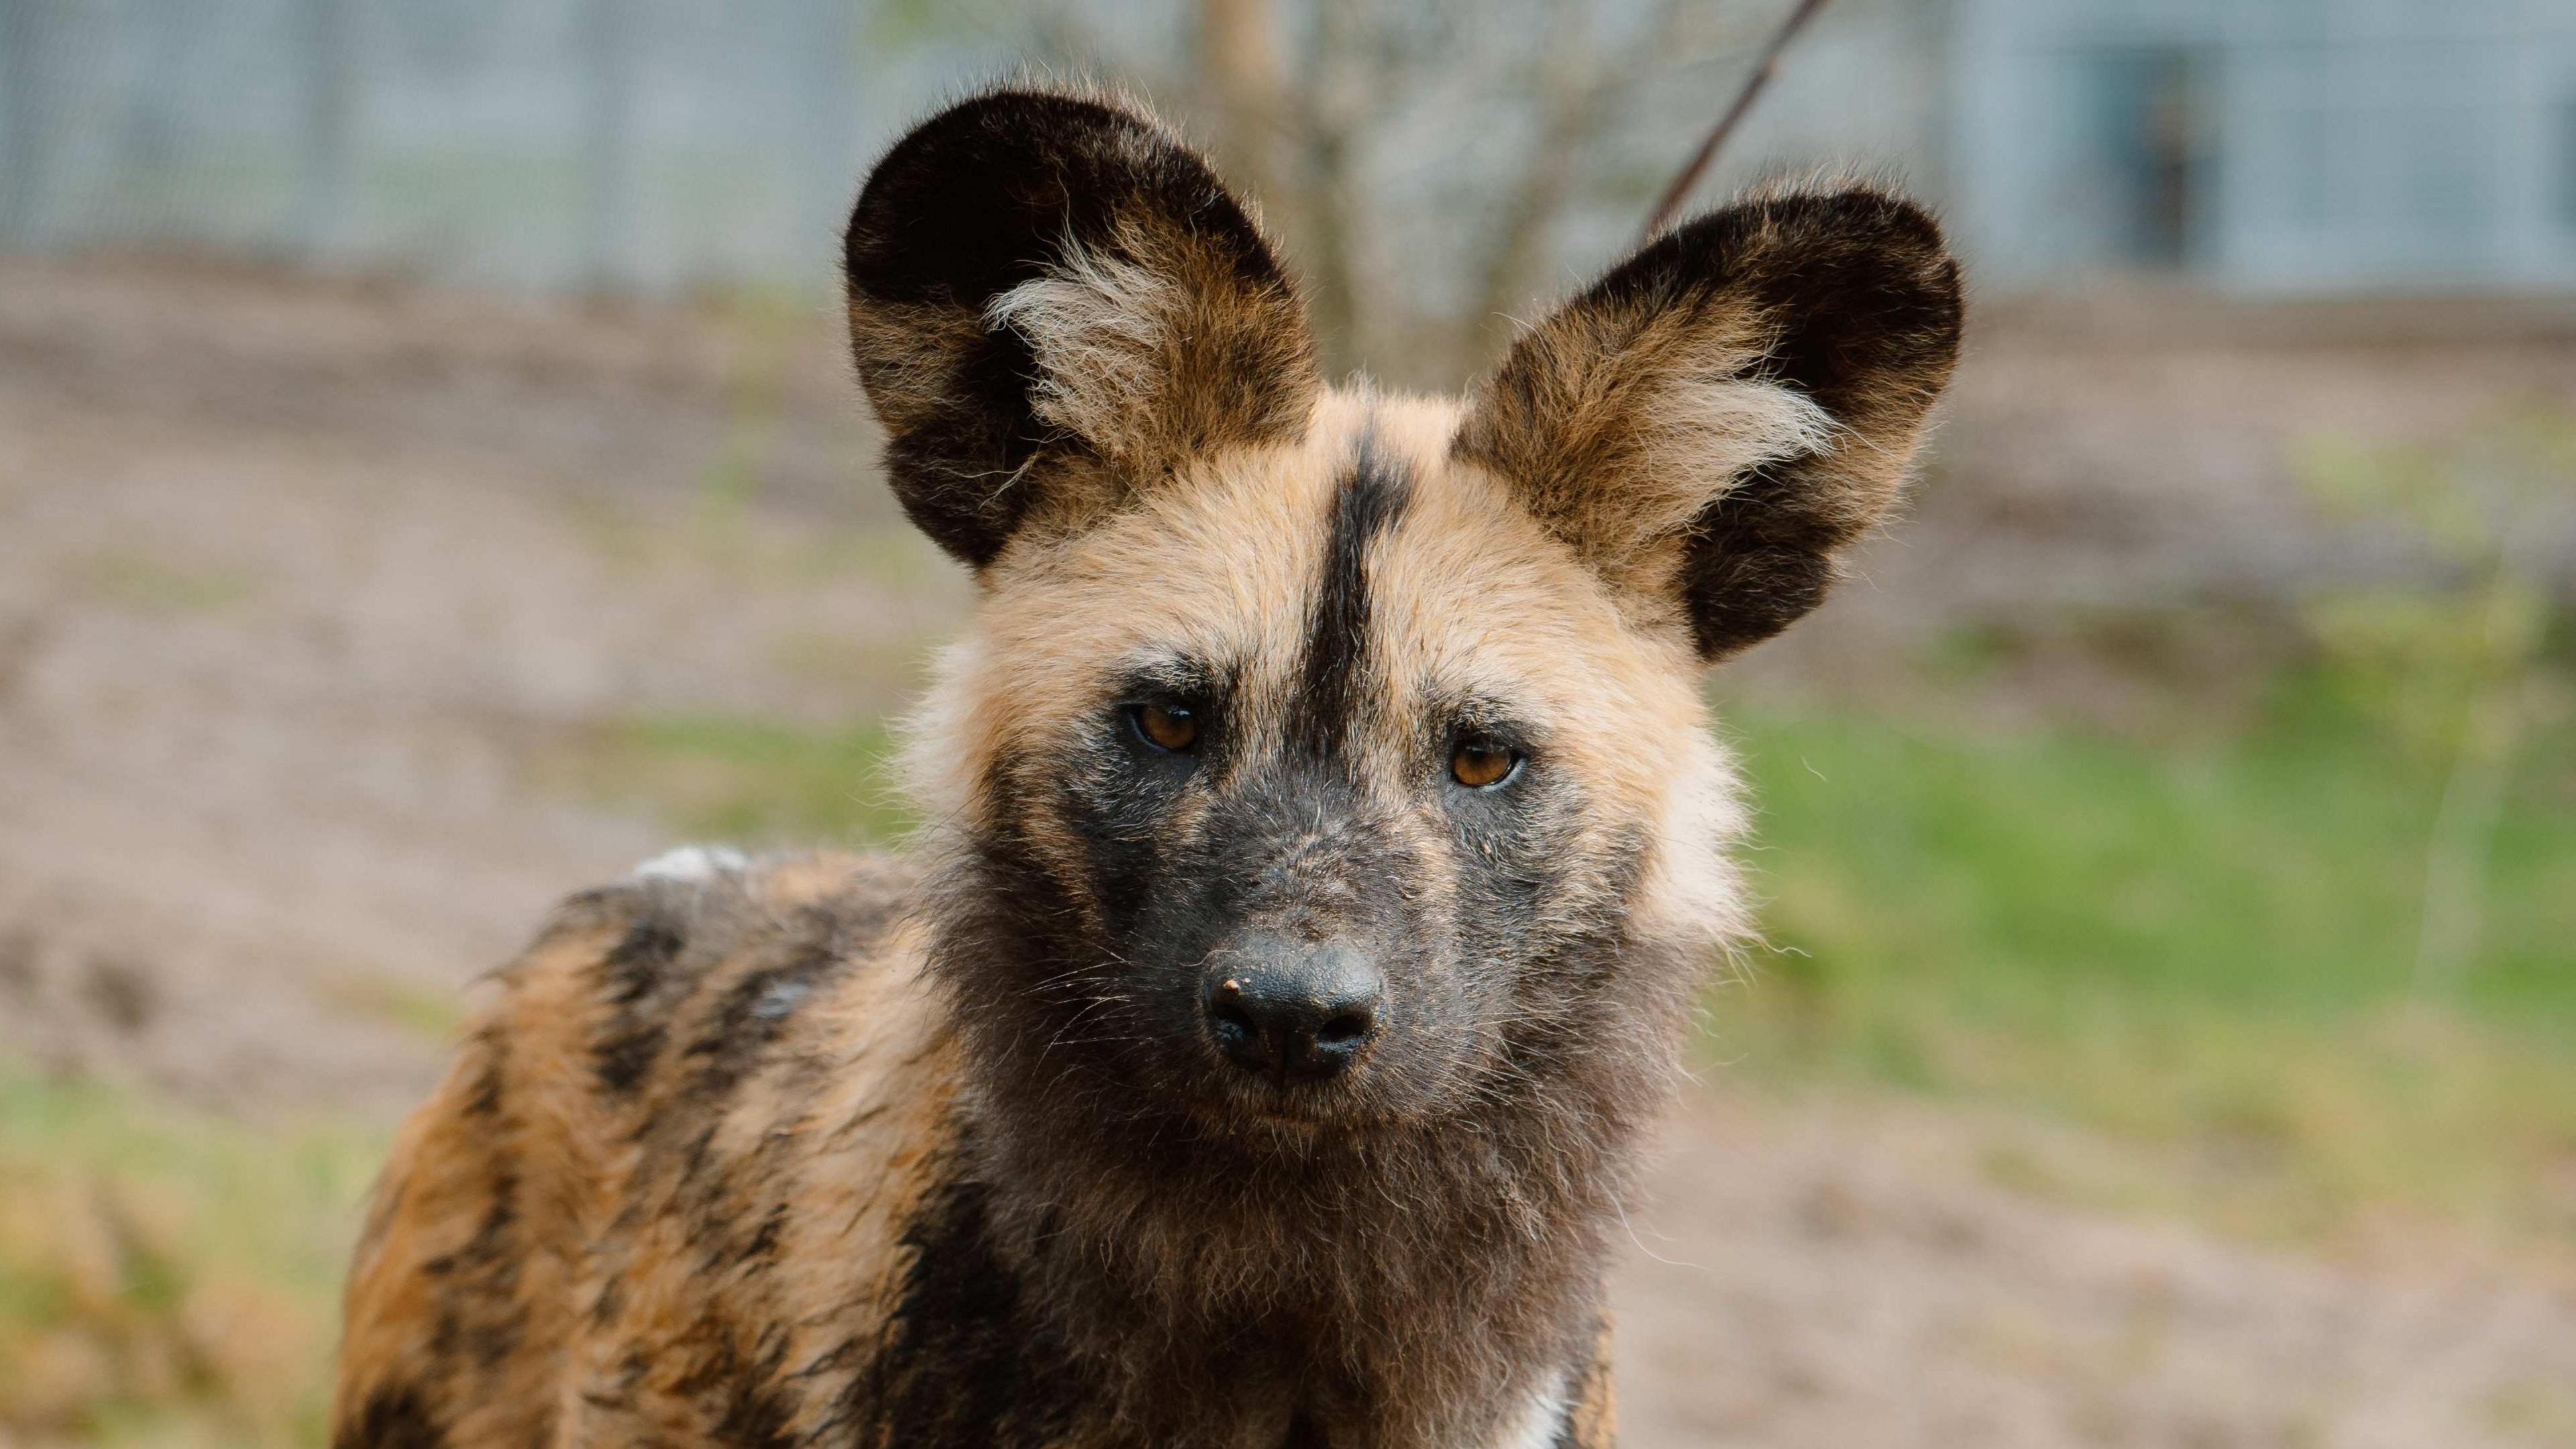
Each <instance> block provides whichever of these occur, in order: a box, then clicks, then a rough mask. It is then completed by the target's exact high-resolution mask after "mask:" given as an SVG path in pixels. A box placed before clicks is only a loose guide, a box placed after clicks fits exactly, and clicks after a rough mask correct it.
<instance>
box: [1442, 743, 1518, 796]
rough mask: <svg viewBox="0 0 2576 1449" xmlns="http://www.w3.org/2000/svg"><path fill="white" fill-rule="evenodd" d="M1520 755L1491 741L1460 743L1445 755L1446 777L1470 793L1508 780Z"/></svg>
mask: <svg viewBox="0 0 2576 1449" xmlns="http://www.w3.org/2000/svg"><path fill="white" fill-rule="evenodd" d="M1518 764H1520V756H1519V755H1517V754H1514V753H1513V752H1512V750H1511V749H1510V748H1509V747H1507V746H1504V745H1498V744H1495V743H1494V742H1493V741H1492V740H1460V741H1459V742H1458V748H1457V749H1455V750H1453V751H1451V752H1450V755H1449V778H1451V779H1453V780H1455V781H1457V782H1458V783H1459V784H1461V785H1464V786H1466V787H1467V788H1469V789H1471V790H1480V789H1483V788H1484V787H1485V786H1487V785H1498V784H1501V783H1502V782H1503V781H1504V780H1506V779H1509V778H1510V777H1511V773H1512V770H1513V768H1514V767H1515V766H1517V765H1518Z"/></svg>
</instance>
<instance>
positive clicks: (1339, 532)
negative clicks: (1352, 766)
mask: <svg viewBox="0 0 2576 1449" xmlns="http://www.w3.org/2000/svg"><path fill="white" fill-rule="evenodd" d="M1412 496H1413V474H1412V471H1411V469H1410V468H1408V467H1407V466H1406V465H1405V463H1404V461H1403V460H1402V459H1400V458H1395V457H1390V456H1388V454H1387V452H1386V451H1385V449H1384V448H1382V447H1381V446H1380V445H1379V443H1378V441H1377V433H1376V431H1375V429H1373V428H1371V429H1363V430H1362V431H1361V433H1360V440H1359V448H1358V450H1357V452H1356V453H1355V454H1354V455H1353V457H1352V460H1351V471H1350V472H1349V474H1347V475H1346V476H1345V477H1344V478H1343V479H1342V486H1341V487H1339V488H1337V489H1335V490H1334V492H1333V519H1332V529H1333V531H1332V536H1331V538H1329V539H1328V540H1326V542H1325V544H1324V567H1323V573H1322V575H1321V577H1320V578H1318V579H1317V580H1316V584H1315V597H1314V603H1313V607H1312V611H1311V612H1310V613H1309V614H1308V615H1307V618H1306V657H1305V660H1304V663H1303V665H1302V667H1301V668H1300V670H1299V672H1298V681H1297V682H1298V691H1297V697H1296V699H1295V700H1294V701H1293V702H1292V703H1291V704H1290V706H1289V712H1288V740H1289V743H1290V744H1291V745H1293V746H1295V747H1296V748H1298V749H1300V750H1303V751H1304V752H1305V753H1307V754H1308V755H1311V756H1314V757H1316V758H1322V757H1324V756H1327V755H1330V754H1332V753H1333V752H1334V750H1335V749H1336V748H1337V747H1338V746H1339V745H1340V744H1341V743H1342V739H1343V735H1344V732H1345V731H1346V730H1347V729H1348V727H1349V724H1350V719H1351V715H1352V713H1353V712H1354V710H1355V709H1356V708H1357V706H1358V703H1359V693H1360V689H1361V685H1362V676H1363V675H1364V674H1365V673H1366V672H1367V665H1368V640H1369V613H1370V608H1369V587H1368V550H1369V544H1370V543H1372V542H1373V541H1375V540H1376V539H1377V538H1378V537H1379V536H1380V535H1381V534H1384V533H1385V532H1386V531H1387V530H1388V529H1390V528H1392V527H1394V526H1395V521H1396V519H1397V518H1399V517H1401V516H1402V515H1403V513H1404V509H1405V505H1406V504H1407V503H1409V502H1410V501H1411V500H1412Z"/></svg>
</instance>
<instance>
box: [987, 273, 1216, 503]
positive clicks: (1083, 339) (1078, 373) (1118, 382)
mask: <svg viewBox="0 0 2576 1449" xmlns="http://www.w3.org/2000/svg"><path fill="white" fill-rule="evenodd" d="M1062 253H1063V255H1062V258H1061V260H1059V261H1058V262H1057V263H1056V264H1055V265H1053V266H1051V267H1049V268H1048V269H1047V270H1046V272H1045V274H1044V275H1042V276H1037V277H1032V278H1030V279H1029V280H1028V281H1025V282H1022V283H1020V284H1019V285H1018V286H1016V287H1013V288H1011V289H1010V290H1009V291H1006V292H1003V293H1001V294H1000V295H998V296H996V297H994V298H993V300H992V301H990V302H988V303H986V304H985V307H984V321H985V325H987V326H990V327H995V328H1000V327H1009V328H1013V329H1015V330H1017V331H1018V332H1019V334H1020V335H1021V336H1023V337H1025V338H1027V339H1028V341H1029V346H1030V347H1031V348H1032V349H1034V350H1035V351H1036V353H1037V361H1038V368H1039V374H1040V375H1039V378H1038V382H1037V385H1036V387H1035V388H1033V389H1032V390H1031V403H1032V406H1033V408H1034V410H1035V411H1036V413H1037V415H1038V418H1039V420H1040V421H1042V422H1044V423H1046V424H1047V425H1049V426H1050V427H1055V428H1060V429H1062V430H1063V431H1065V432H1067V433H1071V434H1074V435H1075V436H1078V437H1080V438H1082V439H1084V440H1086V441H1088V442H1089V443H1091V444H1092V445H1093V446H1094V447H1097V448H1099V449H1100V450H1101V451H1103V452H1105V453H1108V454H1111V455H1113V456H1114V455H1116V454H1119V453H1121V452H1123V451H1125V448H1126V441H1125V440H1127V439H1128V438H1130V437H1131V436H1133V434H1134V433H1135V431H1136V430H1135V429H1134V428H1133V427H1132V426H1131V425H1130V424H1129V421H1128V420H1130V419H1132V418H1134V417H1135V416H1136V413H1137V410H1138V409H1140V408H1151V407H1153V406H1155V405H1156V403H1157V401H1158V393H1159V391H1160V389H1161V387H1162V386H1163V384H1164V382H1165V380H1166V379H1168V378H1170V377H1171V376H1172V375H1173V373H1172V369H1173V364H1174V361H1175V357H1176V354H1177V352H1178V351H1179V348H1180V345H1181V344H1182V343H1183V342H1184V341H1185V340H1186V339H1187V336H1188V327H1189V315H1188V314H1189V298H1188V296H1187V294H1186V293H1184V291H1183V290H1182V288H1181V286H1180V285H1179V284H1178V283H1177V282H1175V281H1173V280H1172V279H1171V278H1170V277H1169V276H1167V275H1165V274H1162V273H1158V272H1156V271H1154V270H1152V269H1150V268H1148V267H1145V266H1142V265H1139V264H1138V263H1135V262H1132V261H1127V260H1124V259H1122V258H1119V257H1113V256H1106V255H1103V254H1101V253H1099V252H1097V251H1094V250H1092V249H1090V248H1087V247H1085V246H1083V245H1082V244H1080V243H1079V242H1077V241H1075V240H1074V239H1073V238H1072V237H1071V236H1067V237H1066V238H1065V240H1064V244H1063V248H1062Z"/></svg>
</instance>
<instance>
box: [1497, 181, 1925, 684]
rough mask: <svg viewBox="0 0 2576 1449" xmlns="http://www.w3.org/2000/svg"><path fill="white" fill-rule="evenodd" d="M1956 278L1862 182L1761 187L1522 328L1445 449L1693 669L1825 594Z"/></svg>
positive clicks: (1877, 501)
mask: <svg viewBox="0 0 2576 1449" xmlns="http://www.w3.org/2000/svg"><path fill="white" fill-rule="evenodd" d="M1960 319H1961V302H1960V292H1959V270H1958V266H1957V264H1956V263H1955V262H1953V261H1952V260H1951V258H1950V255H1949V252H1948V251H1947V249H1946V248H1945V247H1944V246H1943V244H1942V240H1941V232H1940V228H1939V227H1938V226H1937V225H1936V224H1935V223H1934V222H1933V220H1932V218H1931V217H1930V216H1928V215H1927V214H1925V213H1924V212H1923V211H1922V210H1921V209H1920V208H1918V207H1916V206H1914V205H1913V204H1911V203H1909V202H1907V201H1904V200H1902V199H1900V198H1897V197H1894V196H1890V195H1887V194H1885V193H1883V192H1878V191H1873V190H1868V189H1853V190H1846V191H1839V192H1833V193H1828V194H1815V193H1781V194H1772V195H1760V196H1755V197H1752V198H1750V199H1747V200H1745V201H1741V202H1739V203H1737V204H1735V205H1733V206H1730V207H1727V208H1726V209H1724V210H1722V211H1717V212H1713V213H1710V214H1708V215H1706V216H1702V217H1700V218H1698V219H1696V220H1694V221H1692V222H1690V223H1689V224H1688V225H1686V226H1683V227H1681V228H1679V229H1678V230H1675V231H1672V232H1669V233H1666V234H1665V235H1664V236H1662V237H1660V238H1658V239H1657V240H1655V241H1654V242H1652V243H1649V244H1648V245H1647V246H1646V247H1644V248H1643V249H1642V250H1640V251H1638V252H1637V253H1636V254H1635V255H1634V256H1632V257H1630V258H1628V260H1626V261H1624V262H1622V263H1620V264H1619V265H1618V266H1617V267H1615V268H1613V269H1612V270H1611V271H1610V273H1609V275H1607V276H1605V277H1603V278H1602V279H1601V280H1600V281H1599V282H1597V283H1595V284H1594V285H1593V286H1592V287H1591V288H1590V289H1589V290H1588V291H1586V292H1584V293H1583V294H1582V295H1581V296H1579V297H1577V298H1575V299H1574V300H1573V301H1572V302H1569V303H1567V304H1566V305H1565V306H1564V307H1563V308H1561V309H1559V310H1558V311H1557V312H1556V313H1555V315H1553V316H1551V317H1549V318H1547V319H1546V320H1545V321H1543V322H1540V323H1539V324H1537V325H1536V326H1534V327H1532V328H1531V329H1529V331H1528V332H1526V333H1525V334H1523V336H1522V337H1521V338H1520V340H1519V341H1518V342H1516V343H1515V344H1514V345H1513V347H1512V350H1511V352H1510V354H1509V355H1508V356H1506V357H1505V359H1504V360H1503V363H1502V365H1501V366H1500V367H1499V368H1498V369H1497V370H1496V371H1495V373H1494V375H1493V376H1492V377H1491V378H1489V379H1488V380H1487V381H1486V383H1485V384H1484V386H1483V388H1482V389H1481V390H1480V391H1479V393H1478V394H1477V396H1476V398H1475V400H1474V404H1473V406H1472V407H1471V409H1470V412H1469V416H1468V420H1467V422H1466V424H1465V426H1464V427H1463V428H1462V429H1461V430H1460V433H1459V436H1458V440H1457V445H1456V447H1457V451H1458V453H1459V454H1460V455H1461V456H1463V457H1468V458H1473V459H1475V460H1477V461H1480V462H1482V463H1484V464H1485V465H1487V466H1488V467H1491V468H1493V469H1495V470H1496V471H1497V472H1499V473H1501V474H1502V475H1503V476H1504V477H1505V478H1507V479H1509V480H1510V481H1511V482H1512V483H1513V484H1514V485H1515V486H1516V488H1517V489H1518V490H1519V491H1520V493H1521V495H1522V497H1523V498H1524V499H1525V500H1526V501H1527V502H1528V504H1529V505H1530V507H1531V509H1532V511H1534V512H1535V513H1537V514H1538V515H1539V517H1540V519H1541V520H1542V521H1544V522H1545V523H1547V524H1548V525H1549V526H1550V527H1551V528H1552V529H1554V530H1555V531H1556V532H1557V533H1558V534H1559V535H1560V536H1561V537H1563V538H1565V539H1566V540H1567V541H1568V542H1569V543H1571V544H1573V545H1574V547H1575V548H1576V549H1577V550H1578V551H1580V552H1582V553H1583V554H1584V555H1585V556H1586V557H1587V558H1588V559H1590V560H1591V561H1592V563H1593V564H1594V565H1595V566H1596V567H1597V568H1600V569H1601V570H1602V571H1603V572H1604V573H1605V574H1607V575H1609V576H1610V577H1611V578H1612V579H1613V581H1614V582H1617V583H1620V584H1622V585H1623V586H1627V587H1631V588H1636V589H1639V590H1643V591H1646V592H1649V593H1652V594H1655V595H1657V596H1661V597H1667V598H1670V599H1672V600H1673V601H1675V602H1677V603H1678V604H1679V605H1680V606H1681V608H1682V609H1683V611H1684V612H1685V614H1686V615H1687V617H1688V620H1689V623H1690V627H1691V632H1692V635H1693V637H1694V638H1695V640H1696V641H1697V643H1698V646H1699V649H1700V653H1701V654H1702V656H1703V657H1705V658H1707V659H1711V660H1715V659H1720V658H1723V657H1725V656H1727V655H1729V654H1733V653H1735V652H1737V651H1739V650H1742V649H1744V648H1746V647H1748V646H1750V645H1752V644H1755V643H1758V642H1760V641H1761V640H1763V639H1767V638H1769V637H1770V636H1771V635H1773V634H1776V633H1778V632H1779V631H1780V630H1781V629H1783V628H1786V627H1787V626H1788V625H1789V624H1790V623H1792V622H1794V621H1795V620H1796V619H1797V618H1798V617H1799V616H1800V615H1803V614H1805V613H1806V612H1807V611H1808V610H1810V609H1812V608H1814V607H1815V606H1816V605H1817V604H1818V603H1820V602H1822V600H1823V599H1824V596H1825V592H1826V590H1827V589H1828V588H1829V587H1830V586H1831V585H1832V583H1833V580H1834V577H1835V561H1834V556H1835V554H1836V553H1837V552H1838V551H1839V550H1840V549H1841V548H1843V546H1844V545H1846V544H1848V543H1850V542H1851V541H1852V540H1853V539H1854V538H1856V537H1857V536H1858V535H1859V534H1860V533H1861V531H1862V530H1864V529H1866V528H1867V527H1868V526H1869V525H1870V524H1871V523H1872V522H1874V521H1875V520H1876V519H1877V518H1878V517H1879V515H1880V514H1881V513H1883V512H1884V511H1885V510H1886V508H1887V506H1888V505H1889V504H1890V503H1891V502H1893V501H1894V500H1895V497H1896V495H1897V491H1898V489H1899V488H1900V486H1901V485H1902V484H1903V482H1904V479H1905V473H1906V469H1907V467H1908V465H1909V463H1910V462H1911V460H1912V458H1913V454H1914V451H1915V447H1916V445H1917V444H1918V443H1919V442H1920V441H1921V438H1922V432H1923V423H1924V418H1925V415H1926V413H1927V412H1928V411H1929V410H1930V408H1931V406H1932V404H1933V402H1934V400H1935V399H1936V398H1938V397H1939V396H1940V393H1941V389H1942V388H1943V387H1944V386H1945V385H1946V384H1947V383H1948V381H1949V378H1950V371H1951V367H1952V364H1953V363H1954V362H1955V361H1956V360H1957V357H1958V350H1959V329H1960Z"/></svg>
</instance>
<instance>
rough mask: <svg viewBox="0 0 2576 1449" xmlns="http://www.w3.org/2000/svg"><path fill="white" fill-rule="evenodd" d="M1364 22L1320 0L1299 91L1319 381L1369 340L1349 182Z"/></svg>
mask: <svg viewBox="0 0 2576 1449" xmlns="http://www.w3.org/2000/svg"><path fill="white" fill-rule="evenodd" d="M1367 36H1368V19H1367V16H1366V15H1365V14H1364V13H1363V10H1362V3H1361V0H1321V4H1320V6H1319V8H1318V11H1317V14H1316V25H1315V52H1314V56H1313V59H1312V64H1311V70H1310V72H1309V74H1308V76H1307V80H1306V84H1305V86H1304V87H1303V91H1304V95H1303V97H1302V99H1303V101H1304V102H1305V104H1304V107H1303V114H1302V115H1301V116H1300V118H1299V119H1300V121H1301V125H1300V126H1299V130H1300V131H1301V132H1302V136H1301V140H1302V142H1303V145H1302V148H1301V149H1302V155H1301V156H1300V157H1299V162H1300V165H1299V167H1298V171H1299V177H1298V180H1299V186H1298V211H1299V213H1300V220H1301V221H1302V222H1303V223H1304V228H1303V229H1304V232H1305V235H1304V236H1303V237H1302V238H1300V242H1301V243H1302V244H1301V246H1300V248H1299V252H1300V255H1301V256H1303V257H1304V258H1305V260H1306V264H1307V274H1306V275H1307V303H1308V306H1309V308H1310V310H1311V312H1312V314H1313V317H1314V323H1315V338H1316V345H1317V348H1318V349H1319V350H1320V351H1321V353H1322V354H1323V362H1324V370H1325V372H1326V374H1327V375H1330V376H1339V375H1341V374H1343V373H1346V372H1349V371H1351V370H1352V369H1354V368H1356V367H1358V366H1359V365H1360V361H1361V359H1362V358H1364V357H1366V356H1367V355H1368V354H1369V352H1370V348H1369V340H1370V339H1369V338H1368V336H1367V335H1366V333H1365V328H1366V323H1365V321H1364V320H1363V319H1364V315H1365V314H1364V309H1363V306H1362V299H1361V296H1360V286H1361V283H1360V273H1359V259H1358V255H1357V252H1358V247H1357V236H1356V231H1357V227H1358V217H1357V210H1356V203H1357V199H1358V198H1357V190H1358V188H1357V184H1356V182H1355V180H1354V178H1353V177H1352V175H1351V171H1352V167H1353V165H1354V164H1355V154H1354V153H1355V151H1356V149H1357V146H1356V142H1355V139H1354V136H1355V130H1356V123H1357V115H1356V112H1357V110H1358V108H1359V104H1360V97H1361V96H1362V95H1364V94H1365V92H1366V89H1367V85H1368V82H1367V78H1366V77H1365V76H1364V75H1363V74H1362V68H1363V66H1364V64H1365V61H1364V59H1363V55H1362V51H1363V48H1364V46H1365V45H1366V42H1367Z"/></svg>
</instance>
